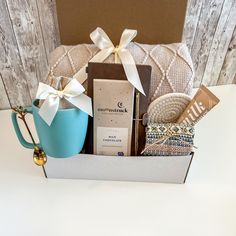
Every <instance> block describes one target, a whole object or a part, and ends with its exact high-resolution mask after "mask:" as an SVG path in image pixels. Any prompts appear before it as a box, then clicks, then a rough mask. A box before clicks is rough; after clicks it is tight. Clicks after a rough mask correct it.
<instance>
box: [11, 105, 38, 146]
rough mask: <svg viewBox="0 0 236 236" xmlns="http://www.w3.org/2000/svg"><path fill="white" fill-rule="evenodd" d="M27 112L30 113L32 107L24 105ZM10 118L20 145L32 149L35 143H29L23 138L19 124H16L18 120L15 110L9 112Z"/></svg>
mask: <svg viewBox="0 0 236 236" xmlns="http://www.w3.org/2000/svg"><path fill="white" fill-rule="evenodd" d="M25 110H26V112H27V113H30V114H32V113H33V112H32V107H26V108H25ZM11 120H12V123H13V126H14V129H15V132H16V135H17V138H18V140H19V142H20V143H21V145H22V146H23V147H25V148H29V149H34V147H35V145H34V144H33V143H29V142H27V141H26V140H25V138H24V137H23V135H22V133H21V130H20V128H19V124H18V120H17V113H16V112H12V113H11ZM36 145H37V146H39V144H36Z"/></svg>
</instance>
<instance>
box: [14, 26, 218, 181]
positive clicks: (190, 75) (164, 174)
mask: <svg viewBox="0 0 236 236" xmlns="http://www.w3.org/2000/svg"><path fill="white" fill-rule="evenodd" d="M136 35H137V30H132V29H125V30H124V31H123V33H122V34H121V37H120V42H119V44H118V45H115V44H113V42H112V40H111V39H110V37H109V36H108V34H106V32H105V31H104V30H103V29H102V28H100V27H97V28H96V29H95V30H94V31H92V32H91V33H90V39H91V41H92V42H93V44H77V45H75V46H65V45H61V46H59V47H57V48H56V49H55V50H54V51H53V52H52V53H51V54H50V62H49V64H50V70H49V73H48V76H47V78H46V80H45V83H42V82H40V83H39V86H38V90H37V94H36V97H35V100H33V102H32V106H31V107H25V108H24V107H15V108H13V112H12V122H13V125H14V128H15V131H16V134H17V137H18V139H19V141H20V142H21V144H22V145H23V146H24V147H26V148H31V149H33V150H34V153H33V160H34V162H35V163H36V164H37V165H40V166H43V169H44V173H45V176H46V177H49V178H81V179H95V180H127V181H148V182H169V183H184V182H185V179H186V177H187V173H188V170H189V167H190V164H191V161H192V158H193V149H194V133H195V129H194V126H195V124H196V123H197V122H198V121H199V120H200V119H201V118H202V117H203V116H204V115H205V114H206V113H207V112H208V111H210V110H211V109H212V108H213V107H214V106H215V105H216V104H217V103H218V102H219V99H218V98H217V97H216V96H215V95H214V94H212V93H211V92H210V91H209V90H208V89H207V88H206V87H205V86H203V85H202V86H201V87H200V88H199V89H198V91H197V92H196V94H195V95H194V96H193V97H192V96H191V95H192V88H193V81H194V69H193V62H192V60H191V56H190V54H189V51H188V48H187V46H186V45H185V44H184V43H172V44H143V43H142V44H141V43H137V42H133V41H134V38H135V37H136ZM27 113H31V114H32V115H33V118H34V123H35V127H36V131H37V134H38V138H39V143H36V142H35V140H34V138H33V136H32V134H31V132H30V129H29V127H28V125H27V122H26V119H25V116H26V114H27ZM17 118H20V119H21V120H22V121H23V122H24V124H25V126H26V128H27V130H28V132H29V134H30V137H31V139H32V143H29V142H27V141H26V140H25V139H24V137H23V136H22V134H21V131H20V129H19V126H18V119H17Z"/></svg>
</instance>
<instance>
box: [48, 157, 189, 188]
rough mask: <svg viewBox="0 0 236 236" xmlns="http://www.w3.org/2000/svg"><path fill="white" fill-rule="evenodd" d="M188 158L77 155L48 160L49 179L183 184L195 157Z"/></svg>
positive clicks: (49, 158)
mask: <svg viewBox="0 0 236 236" xmlns="http://www.w3.org/2000/svg"><path fill="white" fill-rule="evenodd" d="M193 154H194V153H191V154H190V155H189V156H132V157H126V156H100V155H90V154H78V155H76V156H73V157H69V158H53V157H48V161H47V163H46V165H45V166H44V171H45V176H46V177H47V178H62V179H90V180H116V181H140V182H160V183H178V184H183V183H185V180H186V178H187V175H188V170H189V168H190V165H191V161H192V158H193Z"/></svg>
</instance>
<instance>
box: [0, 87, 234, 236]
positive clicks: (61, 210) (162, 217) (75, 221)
mask: <svg viewBox="0 0 236 236" xmlns="http://www.w3.org/2000/svg"><path fill="white" fill-rule="evenodd" d="M211 90H212V91H213V92H214V93H215V94H216V95H217V96H218V97H219V98H220V99H221V102H220V104H219V105H218V106H217V107H215V108H214V109H213V110H212V111H211V112H210V113H209V114H208V115H207V116H206V117H205V118H204V119H203V120H201V121H200V122H199V124H198V125H197V126H196V137H195V145H196V146H198V149H197V150H196V153H195V156H194V159H193V162H192V165H191V168H190V171H189V176H188V178H187V182H186V184H184V185H174V184H158V183H132V182H111V181H90V180H61V179H46V178H44V175H43V172H42V169H41V168H40V167H37V166H36V165H34V163H33V161H32V150H29V149H28V150H27V149H24V148H23V147H21V146H20V144H19V142H18V140H17V138H16V136H15V133H14V131H13V127H12V125H11V121H10V111H1V112H0V145H1V149H0V161H1V162H0V163H1V164H0V235H2V236H9V235H11V236H12V235H13V236H16V235H17V236H21V235H22V236H28V235H29V236H39V235H40V236H42V235H43V236H48V235H50V236H53V235H56V236H62V235H63V236H65V235H68V236H73V235H81V236H87V235H91V236H94V235H96V236H100V235H101V236H106V235H109V236H111V235H112V236H117V235H122V236H126V235H127V236H132V235H135V236H139V235H145V236H152V235H153V236H154V235H155V236H157V235H158V236H164V235H168V236H170V235H175V236H176V235H181V236H185V235H186V236H190V235H191V236H195V235H198V236H199V235H203V236H205V235H207V236H208V235H209V236H211V235H212V236H231V235H232V236H235V235H236V138H235V135H234V134H235V132H236V85H226V86H221V87H212V88H211Z"/></svg>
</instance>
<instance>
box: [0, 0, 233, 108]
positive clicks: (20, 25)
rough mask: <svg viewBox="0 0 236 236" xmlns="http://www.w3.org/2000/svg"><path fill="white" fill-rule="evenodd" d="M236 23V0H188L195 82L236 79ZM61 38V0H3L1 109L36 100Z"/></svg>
mask: <svg viewBox="0 0 236 236" xmlns="http://www.w3.org/2000/svg"><path fill="white" fill-rule="evenodd" d="M235 26H236V0H189V1H188V7H187V12H186V19H185V26H184V32H183V39H182V41H183V42H186V44H187V45H188V47H189V50H190V52H191V55H192V58H193V62H194V67H195V70H196V78H195V83H194V86H195V87H198V86H199V85H200V84H202V83H203V84H205V85H208V86H213V85H223V84H230V83H236V27H235ZM48 32H50V33H48ZM59 44H60V39H59V30H58V23H57V15H56V7H55V0H50V1H49V0H1V1H0V109H7V108H9V107H10V106H14V105H29V104H30V103H31V100H32V98H34V96H35V92H36V89H37V85H38V82H39V81H43V80H44V78H45V75H46V73H47V70H48V68H47V65H48V54H49V53H50V52H51V51H52V50H53V49H54V48H55V47H56V46H58V45H59Z"/></svg>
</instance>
